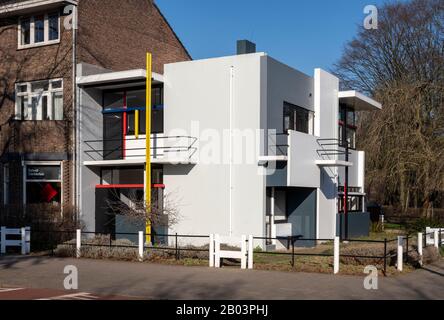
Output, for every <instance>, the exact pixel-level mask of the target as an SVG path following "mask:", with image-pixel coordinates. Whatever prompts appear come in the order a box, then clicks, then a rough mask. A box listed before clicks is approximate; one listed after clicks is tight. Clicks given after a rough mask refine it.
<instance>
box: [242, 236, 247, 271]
mask: <svg viewBox="0 0 444 320" xmlns="http://www.w3.org/2000/svg"><path fill="white" fill-rule="evenodd" d="M241 255H242V258H241V269H247V236H246V235H242V237H241Z"/></svg>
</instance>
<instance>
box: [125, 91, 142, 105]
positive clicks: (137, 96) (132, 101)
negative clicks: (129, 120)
mask: <svg viewBox="0 0 444 320" xmlns="http://www.w3.org/2000/svg"><path fill="white" fill-rule="evenodd" d="M145 95H146V94H145V90H135V91H128V92H127V94H126V101H127V106H128V108H145V99H146V97H145Z"/></svg>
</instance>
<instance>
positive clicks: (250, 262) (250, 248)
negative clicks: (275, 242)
mask: <svg viewBox="0 0 444 320" xmlns="http://www.w3.org/2000/svg"><path fill="white" fill-rule="evenodd" d="M253 241H254V239H253V235H251V234H250V235H249V236H248V269H253V255H254V248H253Z"/></svg>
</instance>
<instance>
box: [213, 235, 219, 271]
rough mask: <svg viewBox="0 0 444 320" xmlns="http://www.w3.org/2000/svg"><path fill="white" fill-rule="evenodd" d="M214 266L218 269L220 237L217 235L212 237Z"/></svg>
mask: <svg viewBox="0 0 444 320" xmlns="http://www.w3.org/2000/svg"><path fill="white" fill-rule="evenodd" d="M214 265H215V267H216V268H220V236H219V235H218V234H216V235H215V236H214Z"/></svg>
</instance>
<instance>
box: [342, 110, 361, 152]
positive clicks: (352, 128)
mask: <svg viewBox="0 0 444 320" xmlns="http://www.w3.org/2000/svg"><path fill="white" fill-rule="evenodd" d="M356 128H357V127H356V113H355V111H354V110H352V109H350V108H347V107H346V106H344V105H341V106H340V108H339V141H340V144H341V146H343V147H345V146H347V144H348V147H349V148H351V149H355V148H356Z"/></svg>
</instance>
